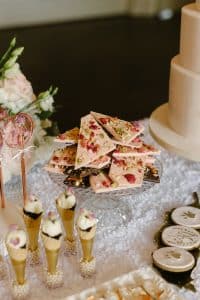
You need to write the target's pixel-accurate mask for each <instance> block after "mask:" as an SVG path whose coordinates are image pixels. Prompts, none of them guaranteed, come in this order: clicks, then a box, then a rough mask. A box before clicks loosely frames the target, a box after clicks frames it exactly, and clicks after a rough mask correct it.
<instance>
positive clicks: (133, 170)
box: [109, 157, 144, 187]
mask: <svg viewBox="0 0 200 300" xmlns="http://www.w3.org/2000/svg"><path fill="white" fill-rule="evenodd" d="M109 177H110V178H111V179H112V180H114V181H115V182H116V183H117V184H118V185H119V186H125V187H139V186H141V185H142V183H143V177H144V161H143V160H142V159H140V158H134V157H127V158H121V159H113V161H112V164H111V167H110V172H109Z"/></svg>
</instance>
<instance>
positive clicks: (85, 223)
mask: <svg viewBox="0 0 200 300" xmlns="http://www.w3.org/2000/svg"><path fill="white" fill-rule="evenodd" d="M96 224H97V219H96V218H95V216H94V214H93V213H92V212H91V211H89V210H87V209H81V211H80V215H79V218H78V221H77V225H78V227H79V228H80V229H81V230H87V229H88V228H91V227H93V226H95V225H96Z"/></svg>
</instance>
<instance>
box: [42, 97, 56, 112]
mask: <svg viewBox="0 0 200 300" xmlns="http://www.w3.org/2000/svg"><path fill="white" fill-rule="evenodd" d="M53 102H54V100H53V97H52V96H50V95H49V96H48V97H46V98H45V99H44V100H42V101H41V102H40V108H41V109H42V110H44V111H51V112H52V111H53Z"/></svg>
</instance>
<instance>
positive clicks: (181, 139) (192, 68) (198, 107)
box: [150, 0, 200, 161]
mask: <svg viewBox="0 0 200 300" xmlns="http://www.w3.org/2000/svg"><path fill="white" fill-rule="evenodd" d="M150 131H151V133H152V135H153V136H154V137H155V138H156V140H157V141H158V142H159V143H160V144H161V145H163V146H164V147H165V148H167V149H169V150H172V151H174V152H176V153H178V154H180V155H183V156H185V157H187V158H190V159H193V160H197V161H200V139H199V138H200V0H197V1H196V3H193V4H189V5H186V6H184V7H183V8H182V20H181V38H180V54H179V55H177V56H175V57H174V58H173V59H172V61H171V72H170V86H169V103H167V104H164V105H162V106H160V107H159V108H157V109H156V110H155V111H154V112H153V114H152V116H151V119H150Z"/></svg>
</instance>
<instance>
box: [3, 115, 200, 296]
mask: <svg viewBox="0 0 200 300" xmlns="http://www.w3.org/2000/svg"><path fill="white" fill-rule="evenodd" d="M144 123H145V126H146V128H147V127H148V120H145V121H144ZM145 141H146V142H149V143H152V144H155V145H156V143H155V142H154V141H153V139H152V138H151V137H150V135H149V133H148V131H147V130H146V132H145ZM160 161H161V163H162V166H163V173H162V177H161V182H160V184H155V185H154V186H153V187H152V188H151V189H149V190H147V191H145V192H143V193H141V194H136V195H134V193H133V194H132V195H129V196H127V197H125V198H123V199H121V205H123V204H124V205H126V206H128V207H129V213H130V216H131V217H130V220H129V222H128V224H126V226H121V227H118V228H115V229H114V230H112V231H110V230H108V231H107V230H106V229H105V228H104V230H103V231H102V232H101V230H100V232H99V233H98V234H97V238H96V242H95V249H94V252H95V255H96V258H97V273H96V275H95V276H94V277H93V278H91V279H82V277H81V276H80V274H79V268H78V258H77V257H71V258H64V260H63V261H64V275H65V283H64V286H63V287H62V288H59V289H56V290H52V291H51V292H49V291H48V290H47V289H46V288H45V286H44V284H43V283H42V281H41V280H40V279H41V276H40V275H41V266H39V267H35V268H30V267H28V276H29V277H30V279H31V295H30V297H29V300H32V299H34V300H39V299H41V297H44V295H45V294H48V300H51V299H56V300H58V299H64V298H65V297H66V296H68V295H72V294H74V293H77V292H79V291H81V290H83V289H86V288H88V287H91V286H93V285H97V284H99V283H102V282H105V281H107V280H110V279H112V278H114V277H116V276H119V275H120V274H123V273H126V272H129V271H132V270H134V269H137V268H139V267H141V266H145V265H151V264H152V260H151V253H152V251H153V249H155V248H156V245H155V244H154V242H153V238H154V234H155V233H156V232H157V231H158V229H159V228H160V226H161V225H162V223H163V217H164V214H165V212H166V211H169V210H170V209H172V208H174V207H177V206H182V205H185V204H189V203H191V202H192V192H194V191H197V190H199V187H200V163H196V162H191V161H188V160H185V159H183V158H180V157H178V156H176V155H173V154H171V153H168V152H166V151H165V150H163V149H162V153H161V156H160ZM28 185H29V191H30V192H31V193H34V194H35V195H37V196H38V197H40V198H41V199H42V201H43V203H44V208H45V209H47V210H49V209H53V210H55V206H54V200H55V198H56V197H57V196H58V194H59V193H60V192H61V187H60V186H58V185H57V184H56V183H55V182H53V181H52V179H51V178H50V177H49V174H48V173H46V172H45V171H44V170H43V169H42V167H41V164H38V165H36V166H35V167H34V168H33V169H32V170H31V172H30V173H29V174H28ZM6 191H7V195H8V194H9V198H10V199H12V200H13V201H20V198H21V191H20V182H19V178H15V179H13V180H12V182H10V183H9V184H8V185H7V186H6ZM105 197H106V196H105ZM81 201H84V200H81ZM108 201H109V199H108ZM81 206H84V203H83V202H82V203H81ZM112 218H115V216H112V210H111V213H110V221H111V222H112ZM1 251H5V249H4V247H3V246H2V245H1ZM193 277H194V284H195V287H196V289H197V292H196V293H192V292H190V291H188V290H185V289H181V290H179V292H180V293H181V294H182V295H184V296H185V298H186V299H192V300H197V299H200V263H198V264H197V267H196V269H195V270H194V271H193ZM175 288H176V287H175ZM0 299H4V300H6V299H10V295H9V287H8V281H7V280H3V281H0ZM43 299H44V298H43Z"/></svg>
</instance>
